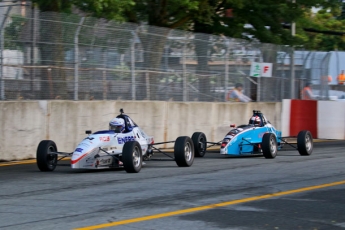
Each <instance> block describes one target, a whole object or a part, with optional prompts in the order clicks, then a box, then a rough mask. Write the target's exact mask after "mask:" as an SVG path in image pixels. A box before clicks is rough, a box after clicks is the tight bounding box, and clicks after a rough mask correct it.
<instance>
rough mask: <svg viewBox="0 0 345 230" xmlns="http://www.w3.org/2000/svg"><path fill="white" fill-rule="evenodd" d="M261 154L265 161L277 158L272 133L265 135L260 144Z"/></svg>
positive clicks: (276, 149) (275, 141)
mask: <svg viewBox="0 0 345 230" xmlns="http://www.w3.org/2000/svg"><path fill="white" fill-rule="evenodd" d="M261 148H262V153H263V154H264V157H265V158H267V159H273V158H275V157H276V156H277V151H278V148H277V140H276V137H275V135H274V134H273V133H265V134H264V136H263V137H262V143H261Z"/></svg>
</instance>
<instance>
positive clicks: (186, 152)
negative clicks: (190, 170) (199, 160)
mask: <svg viewBox="0 0 345 230" xmlns="http://www.w3.org/2000/svg"><path fill="white" fill-rule="evenodd" d="M174 157H175V161H176V164H177V165H178V166H179V167H190V166H191V165H192V164H193V161H194V145H193V141H192V139H191V138H190V137H187V136H183V137H178V138H177V139H176V141H175V145H174Z"/></svg>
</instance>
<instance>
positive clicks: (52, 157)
mask: <svg viewBox="0 0 345 230" xmlns="http://www.w3.org/2000/svg"><path fill="white" fill-rule="evenodd" d="M55 152H57V147H56V144H55V142H54V141H51V140H43V141H41V142H40V143H39V145H38V147H37V151H36V163H37V167H38V168H39V170H41V171H42V172H48V171H54V169H55V168H56V165H57V154H56V153H55Z"/></svg>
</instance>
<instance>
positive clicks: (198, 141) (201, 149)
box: [192, 132, 207, 157]
mask: <svg viewBox="0 0 345 230" xmlns="http://www.w3.org/2000/svg"><path fill="white" fill-rule="evenodd" d="M192 141H193V145H194V152H195V157H203V156H205V154H206V147H207V146H206V145H207V139H206V135H205V134H204V133H202V132H195V133H193V135H192Z"/></svg>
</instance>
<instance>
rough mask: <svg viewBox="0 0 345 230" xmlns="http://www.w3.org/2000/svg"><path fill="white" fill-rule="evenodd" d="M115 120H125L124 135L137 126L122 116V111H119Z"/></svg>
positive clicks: (124, 115)
mask: <svg viewBox="0 0 345 230" xmlns="http://www.w3.org/2000/svg"><path fill="white" fill-rule="evenodd" d="M116 118H122V119H123V120H125V133H128V132H131V131H132V130H133V128H134V127H136V126H138V125H137V124H136V123H135V122H134V121H133V120H132V119H131V118H130V117H129V116H128V115H126V114H124V111H123V109H120V115H118V116H117V117H116Z"/></svg>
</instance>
